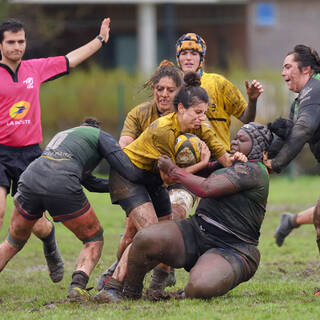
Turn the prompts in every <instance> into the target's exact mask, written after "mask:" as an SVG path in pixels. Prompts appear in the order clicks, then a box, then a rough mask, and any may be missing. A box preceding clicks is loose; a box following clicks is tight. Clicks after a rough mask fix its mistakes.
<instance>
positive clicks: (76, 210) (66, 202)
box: [14, 184, 90, 222]
mask: <svg viewBox="0 0 320 320" xmlns="http://www.w3.org/2000/svg"><path fill="white" fill-rule="evenodd" d="M14 205H15V207H16V209H17V210H18V212H19V213H20V214H21V215H22V216H23V217H24V218H26V219H28V220H36V219H39V218H41V217H42V214H43V212H44V211H46V210H47V211H48V212H49V213H50V215H51V216H52V218H53V220H54V221H55V222H60V221H66V220H70V219H74V218H77V217H79V216H81V215H83V214H84V213H86V212H87V211H88V210H89V209H90V203H89V201H88V199H87V197H86V195H85V194H84V192H83V191H82V192H77V193H72V194H67V193H66V194H51V195H40V194H35V193H32V192H31V191H30V190H29V189H28V188H25V187H24V186H23V185H21V184H19V188H18V192H17V193H16V195H15V196H14Z"/></svg>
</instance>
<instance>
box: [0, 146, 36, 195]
mask: <svg viewBox="0 0 320 320" xmlns="http://www.w3.org/2000/svg"><path fill="white" fill-rule="evenodd" d="M40 155H41V149H40V147H39V145H38V144H35V145H31V146H26V147H9V146H4V145H0V186H3V187H5V188H7V193H9V192H10V188H11V195H12V196H14V195H15V193H16V192H17V187H18V180H19V178H20V175H21V174H22V172H23V171H24V170H25V169H26V168H27V166H28V165H29V164H30V163H31V162H32V161H33V160H34V159H36V158H38V157H39V156H40Z"/></svg>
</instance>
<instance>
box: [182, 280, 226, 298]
mask: <svg viewBox="0 0 320 320" xmlns="http://www.w3.org/2000/svg"><path fill="white" fill-rule="evenodd" d="M229 290H230V286H229V283H225V282H224V281H217V282H215V283H211V282H210V281H208V279H205V278H200V279H196V278H193V279H190V280H189V282H188V284H187V285H186V287H185V290H184V291H185V295H186V297H188V298H201V299H209V298H212V297H219V296H222V295H224V294H225V293H227V292H228V291H229Z"/></svg>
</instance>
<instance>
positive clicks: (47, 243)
mask: <svg viewBox="0 0 320 320" xmlns="http://www.w3.org/2000/svg"><path fill="white" fill-rule="evenodd" d="M51 223H52V222H51ZM41 240H42V242H43V245H44V253H45V254H50V253H51V252H53V251H54V250H55V249H56V241H55V232H54V224H53V223H52V230H51V232H50V233H49V235H47V236H46V237H45V238H41Z"/></svg>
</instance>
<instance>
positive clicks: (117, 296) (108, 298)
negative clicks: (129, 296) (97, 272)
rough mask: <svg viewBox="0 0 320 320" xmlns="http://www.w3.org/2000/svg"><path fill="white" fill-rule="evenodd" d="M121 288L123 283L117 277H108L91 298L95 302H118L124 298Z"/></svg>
mask: <svg viewBox="0 0 320 320" xmlns="http://www.w3.org/2000/svg"><path fill="white" fill-rule="evenodd" d="M122 290H123V283H122V282H120V281H119V280H117V279H114V278H110V279H109V281H108V282H107V283H106V284H105V285H104V286H103V288H102V289H101V290H100V291H99V292H98V293H97V294H96V295H95V297H94V299H93V300H94V301H95V302H97V303H110V302H113V303H119V302H121V301H123V300H125V298H124V296H123V295H122Z"/></svg>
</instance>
